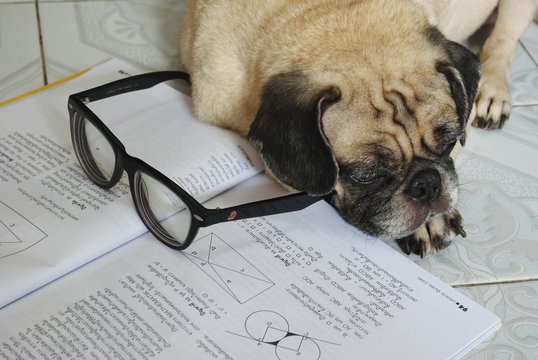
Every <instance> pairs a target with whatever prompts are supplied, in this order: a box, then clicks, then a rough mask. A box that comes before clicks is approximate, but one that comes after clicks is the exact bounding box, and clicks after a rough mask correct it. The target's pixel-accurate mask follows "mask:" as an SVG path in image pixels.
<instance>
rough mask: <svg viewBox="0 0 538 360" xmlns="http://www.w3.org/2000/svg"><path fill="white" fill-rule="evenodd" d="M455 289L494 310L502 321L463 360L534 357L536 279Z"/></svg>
mask: <svg viewBox="0 0 538 360" xmlns="http://www.w3.org/2000/svg"><path fill="white" fill-rule="evenodd" d="M458 290H460V291H461V292H462V293H463V294H465V295H466V296H468V297H470V298H472V299H474V300H475V301H477V302H478V303H480V304H482V305H484V306H485V307H486V308H488V309H489V310H490V311H492V312H494V313H496V314H497V315H498V316H499V317H500V318H501V322H502V324H503V326H502V328H501V329H499V330H498V331H497V332H496V333H495V334H494V335H493V336H491V337H490V338H489V339H487V340H485V341H484V342H482V343H481V344H479V345H478V346H477V347H476V348H474V349H473V350H471V351H470V352H469V353H468V354H466V355H465V356H464V357H463V359H464V360H482V359H484V360H487V359H513V360H515V359H521V360H524V359H528V360H530V359H538V302H537V301H536V299H537V298H538V281H529V282H524V283H514V284H503V285H489V286H476V287H470V288H458Z"/></svg>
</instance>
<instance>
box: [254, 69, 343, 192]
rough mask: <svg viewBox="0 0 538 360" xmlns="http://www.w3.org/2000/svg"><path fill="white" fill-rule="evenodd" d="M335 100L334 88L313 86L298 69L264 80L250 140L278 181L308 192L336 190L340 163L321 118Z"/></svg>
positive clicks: (338, 93)
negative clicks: (337, 161) (265, 82)
mask: <svg viewBox="0 0 538 360" xmlns="http://www.w3.org/2000/svg"><path fill="white" fill-rule="evenodd" d="M338 99H340V90H339V89H338V88H337V87H335V86H328V87H324V88H316V86H314V85H312V83H310V82H309V81H308V79H307V77H306V76H305V75H304V74H302V73H301V72H299V71H293V72H286V73H281V74H278V75H275V76H273V77H272V78H271V79H270V80H269V81H268V82H267V84H266V85H265V87H264V89H263V94H262V99H261V105H260V108H259V110H258V113H257V115H256V119H255V120H254V122H253V123H252V125H251V126H250V131H249V133H248V139H249V142H250V143H251V144H252V145H254V146H255V147H256V148H257V149H258V150H259V152H260V154H261V156H262V159H263V161H264V162H265V165H266V166H267V168H268V169H269V170H270V171H271V173H272V174H273V175H274V176H275V177H276V178H277V179H278V180H279V181H281V182H282V183H284V184H286V185H288V186H291V187H292V188H294V189H296V190H299V191H306V192H307V193H308V194H311V195H324V194H328V193H329V192H331V191H332V190H333V189H334V186H335V185H336V181H337V179H338V164H337V163H336V159H335V158H334V155H333V152H332V149H331V146H330V144H329V141H328V139H327V138H326V136H325V133H324V131H323V125H322V121H321V119H322V115H323V112H324V111H325V109H326V108H327V106H329V105H330V104H332V103H334V102H335V101H337V100H338Z"/></svg>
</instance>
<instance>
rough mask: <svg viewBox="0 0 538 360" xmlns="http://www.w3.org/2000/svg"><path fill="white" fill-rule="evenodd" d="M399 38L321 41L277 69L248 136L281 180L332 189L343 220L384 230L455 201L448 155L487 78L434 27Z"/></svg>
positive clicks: (386, 234)
mask: <svg viewBox="0 0 538 360" xmlns="http://www.w3.org/2000/svg"><path fill="white" fill-rule="evenodd" d="M395 37H398V35H395ZM399 38H400V39H397V40H394V39H390V40H387V41H389V42H390V43H389V44H382V43H379V39H377V40H376V41H377V43H375V44H374V43H373V42H372V44H373V45H372V46H368V45H366V46H364V45H361V46H360V47H358V49H357V50H356V51H355V52H354V51H347V50H346V51H342V52H339V50H338V49H336V50H335V51H334V52H333V53H332V54H331V55H330V56H329V55H327V54H324V53H323V50H320V52H319V56H318V58H316V59H314V60H306V61H305V64H304V65H301V61H296V62H295V64H296V65H294V67H292V68H289V69H287V70H285V71H280V72H278V73H276V74H274V75H272V76H271V77H270V78H269V79H268V80H267V81H266V82H265V85H264V87H263V94H262V96H261V105H260V107H259V110H258V112H257V116H256V119H255V120H254V122H253V123H252V125H251V128H250V132H249V135H248V137H249V140H250V142H251V143H252V144H253V145H255V146H256V147H257V148H258V150H259V151H260V154H261V156H262V158H263V160H264V161H265V164H266V166H267V168H268V169H269V171H270V172H271V173H272V174H273V175H274V176H275V177H276V178H277V179H278V180H280V181H281V182H282V183H284V184H286V185H288V186H290V187H292V188H294V189H296V190H300V191H306V192H308V193H310V194H315V195H320V194H328V193H330V192H332V191H335V193H336V198H335V199H336V200H335V205H336V207H337V208H338V210H339V212H340V213H341V215H342V216H343V218H344V219H345V220H346V221H348V222H349V223H351V224H353V225H355V226H356V227H358V228H359V229H361V230H363V231H364V232H366V233H368V234H370V235H373V236H376V237H380V238H385V239H396V238H400V237H404V236H407V235H409V234H411V233H413V232H414V231H415V230H416V229H417V228H418V227H419V226H421V225H422V224H423V223H424V222H425V221H426V220H427V219H428V218H429V217H431V216H433V215H436V214H439V213H443V212H446V211H448V210H451V209H452V208H453V207H454V205H455V203H456V201H457V196H458V184H457V182H458V179H457V175H456V173H455V169H454V163H453V162H452V160H451V158H450V156H449V154H450V153H451V151H452V149H453V148H454V146H455V144H456V143H457V142H460V143H461V144H462V145H463V143H464V142H465V128H466V123H467V120H468V117H469V114H470V112H471V108H472V105H473V101H474V98H475V95H476V91H477V86H478V81H479V77H480V64H479V61H478V59H477V58H476V56H474V55H473V54H472V53H471V52H470V51H468V50H467V49H466V48H464V47H463V46H461V45H459V44H456V43H453V42H450V41H448V40H446V39H445V38H444V37H443V36H442V35H441V34H440V33H439V32H438V31H437V30H436V29H435V28H431V27H429V28H427V29H426V30H424V31H423V32H422V33H421V34H419V35H413V38H414V39H415V40H412V39H406V38H405V35H404V36H402V35H401V34H400V36H399ZM402 39H403V40H402ZM395 41H396V42H395ZM398 42H402V43H401V44H400V43H398ZM376 46H377V48H376ZM297 64H298V65H297Z"/></svg>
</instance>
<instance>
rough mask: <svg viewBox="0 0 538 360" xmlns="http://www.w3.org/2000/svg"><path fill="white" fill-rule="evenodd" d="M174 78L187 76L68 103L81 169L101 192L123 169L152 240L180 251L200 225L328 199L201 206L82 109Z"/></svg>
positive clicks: (114, 85) (139, 80) (124, 85)
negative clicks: (219, 206) (98, 101)
mask: <svg viewBox="0 0 538 360" xmlns="http://www.w3.org/2000/svg"><path fill="white" fill-rule="evenodd" d="M174 79H181V80H185V81H187V82H189V75H188V74H187V73H184V72H180V71H161V72H154V73H147V74H142V75H136V76H131V77H129V78H125V79H121V80H117V81H114V82H111V83H109V84H105V85H102V86H98V87H96V88H93V89H89V90H86V91H82V92H79V93H77V94H73V95H71V96H69V100H68V110H69V118H70V124H71V125H70V126H71V140H72V142H73V147H74V149H75V153H76V156H77V158H78V161H79V162H80V165H81V166H82V169H83V170H84V172H85V173H86V175H87V176H88V177H89V178H90V179H91V180H92V181H93V182H94V183H95V184H96V185H98V186H99V187H101V188H103V189H110V188H112V187H113V186H115V185H116V184H117V183H118V182H119V181H120V179H121V177H122V175H123V172H124V171H126V172H127V174H128V178H129V187H130V189H131V196H132V199H133V202H134V205H135V208H136V210H137V212H138V215H139V216H140V218H141V219H142V221H143V222H144V224H145V225H146V227H147V228H148V230H149V231H151V232H152V233H153V235H155V237H157V239H159V240H160V241H161V242H163V243H164V244H166V245H168V246H169V247H172V248H174V249H177V250H183V249H185V248H187V247H188V246H189V245H190V244H191V243H192V241H193V240H194V238H195V237H196V234H197V233H198V230H199V228H201V227H206V226H210V225H214V224H217V223H222V222H227V221H232V220H240V219H246V218H251V217H258V216H266V215H274V214H279V213H286V212H291V211H297V210H302V209H304V208H306V207H308V206H310V205H312V204H313V203H315V202H317V201H320V200H322V199H327V200H328V196H309V195H307V194H306V193H296V194H291V195H287V196H282V197H278V198H274V199H267V200H261V201H256V202H251V203H246V204H242V205H238V206H233V207H228V208H224V209H218V208H217V209H208V208H205V207H204V206H203V205H202V204H200V203H199V202H198V201H196V200H195V199H194V198H193V197H192V196H191V195H189V194H188V193H187V192H186V191H185V190H184V189H182V188H181V187H180V186H179V185H178V184H176V183H175V182H174V181H172V180H171V179H169V178H168V177H167V176H165V175H164V174H162V173H161V172H159V171H158V170H156V169H155V168H153V167H151V166H150V165H148V164H147V163H145V162H144V161H142V160H140V159H138V158H136V157H133V156H131V155H129V154H128V153H127V152H126V151H125V146H124V145H123V144H122V143H121V141H120V140H119V139H118V138H117V137H116V136H115V135H114V134H113V133H112V132H111V131H110V129H108V127H107V126H106V125H105V124H104V123H103V122H102V121H101V120H100V119H99V118H98V117H97V115H95V113H93V111H92V110H90V109H89V108H88V106H87V104H88V103H90V102H92V101H97V100H101V99H104V98H107V97H111V96H115V95H120V94H124V93H127V92H131V91H136V90H143V89H148V88H150V87H153V86H155V85H157V84H159V83H161V82H164V81H168V80H174ZM180 212H181V213H180Z"/></svg>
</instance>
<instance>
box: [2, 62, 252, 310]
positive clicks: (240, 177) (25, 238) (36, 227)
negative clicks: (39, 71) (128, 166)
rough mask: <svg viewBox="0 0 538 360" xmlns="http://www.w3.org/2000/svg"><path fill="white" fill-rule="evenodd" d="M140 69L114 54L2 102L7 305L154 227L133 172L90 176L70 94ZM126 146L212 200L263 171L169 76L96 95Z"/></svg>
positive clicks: (243, 144)
mask: <svg viewBox="0 0 538 360" xmlns="http://www.w3.org/2000/svg"><path fill="white" fill-rule="evenodd" d="M135 72H136V70H135V69H132V68H130V67H128V66H127V65H125V64H123V63H121V62H119V61H116V60H113V61H110V62H107V63H105V64H103V65H101V66H99V67H97V68H96V69H93V70H91V71H89V72H87V73H86V74H84V75H82V76H81V77H79V78H77V79H75V80H72V81H69V82H67V83H64V84H62V85H58V86H57V87H54V88H52V89H49V90H46V91H44V92H41V93H39V94H37V95H35V96H32V97H29V98H27V99H24V100H22V101H19V102H17V103H13V104H10V105H8V106H5V107H2V108H0V128H1V131H0V288H2V289H3V290H2V292H0V307H2V306H4V305H6V304H8V303H9V302H11V301H13V300H15V299H17V298H19V297H21V296H23V295H25V294H26V293H27V292H30V291H32V290H34V289H36V288H38V287H40V286H42V285H44V284H46V283H47V282H49V281H52V280H54V279H56V278H57V277H59V276H62V275H63V274H65V273H67V272H69V271H71V270H73V269H76V268H77V267H79V266H81V265H83V264H85V263H87V262H88V261H91V260H92V259H94V258H95V257H97V256H100V255H102V254H104V253H107V252H108V251H111V250H112V249H114V248H116V247H117V246H119V245H121V244H123V243H125V242H127V241H129V240H131V239H133V238H135V237H136V236H139V235H140V234H142V233H144V232H146V231H147V230H146V228H145V226H144V225H143V224H142V222H141V221H140V219H139V218H138V215H137V213H136V210H135V208H134V206H133V204H132V200H131V195H130V190H129V184H128V180H127V177H126V176H125V175H124V177H123V179H122V180H121V181H120V183H119V184H118V185H117V186H116V187H114V188H113V189H111V190H102V189H100V188H99V187H97V186H96V185H94V184H93V183H91V181H90V180H89V179H88V178H87V177H86V175H85V174H84V173H83V171H82V169H81V168H80V166H79V164H78V161H77V159H76V156H75V155H74V152H73V148H72V145H71V136H70V133H69V116H68V111H67V99H68V96H69V95H70V94H73V93H76V92H79V91H82V90H86V89H88V88H91V87H94V86H97V85H101V84H104V83H107V82H110V81H113V80H116V79H118V78H121V77H125V76H127V74H129V73H131V74H134V73H135ZM90 105H91V107H92V110H94V111H95V112H96V114H97V115H98V116H99V117H100V118H101V119H102V120H103V121H104V122H105V124H107V126H110V128H111V130H112V131H113V132H114V133H115V135H116V136H117V137H118V138H119V139H120V141H122V142H123V143H124V145H125V146H126V150H127V152H128V153H130V154H131V155H133V156H138V157H140V158H142V159H143V160H144V161H146V162H147V163H148V164H150V165H152V166H154V167H155V168H157V169H158V170H160V171H161V172H163V173H164V174H165V175H167V176H169V177H170V178H171V179H173V180H174V181H176V182H177V183H179V184H180V185H181V186H182V187H184V189H185V190H187V191H188V192H190V193H191V194H192V195H193V196H194V197H195V198H197V199H198V200H200V201H204V200H206V199H208V198H211V197H213V196H215V195H216V194H218V193H220V192H222V191H223V190H225V189H227V188H229V187H232V186H234V185H236V184H238V183H240V182H242V181H244V180H245V179H247V178H249V177H251V176H253V175H254V174H256V173H258V172H259V171H260V170H261V169H262V166H261V161H260V159H259V158H258V156H257V153H256V151H255V150H254V149H253V148H251V147H250V146H249V145H248V144H247V143H246V141H245V140H244V139H242V138H240V137H239V136H238V135H236V134H234V133H232V132H230V131H227V130H223V129H220V128H217V127H214V126H211V125H208V124H205V123H202V122H200V121H197V120H195V119H194V118H193V117H192V114H191V108H190V99H189V98H188V97H186V96H185V95H183V94H181V93H180V92H178V91H176V90H174V89H173V88H171V87H170V86H168V85H167V84H160V85H157V86H155V87H153V88H151V89H147V90H141V91H137V92H133V93H128V94H124V95H119V96H115V97H111V98H107V99H103V100H101V101H96V102H94V103H91V104H90Z"/></svg>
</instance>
